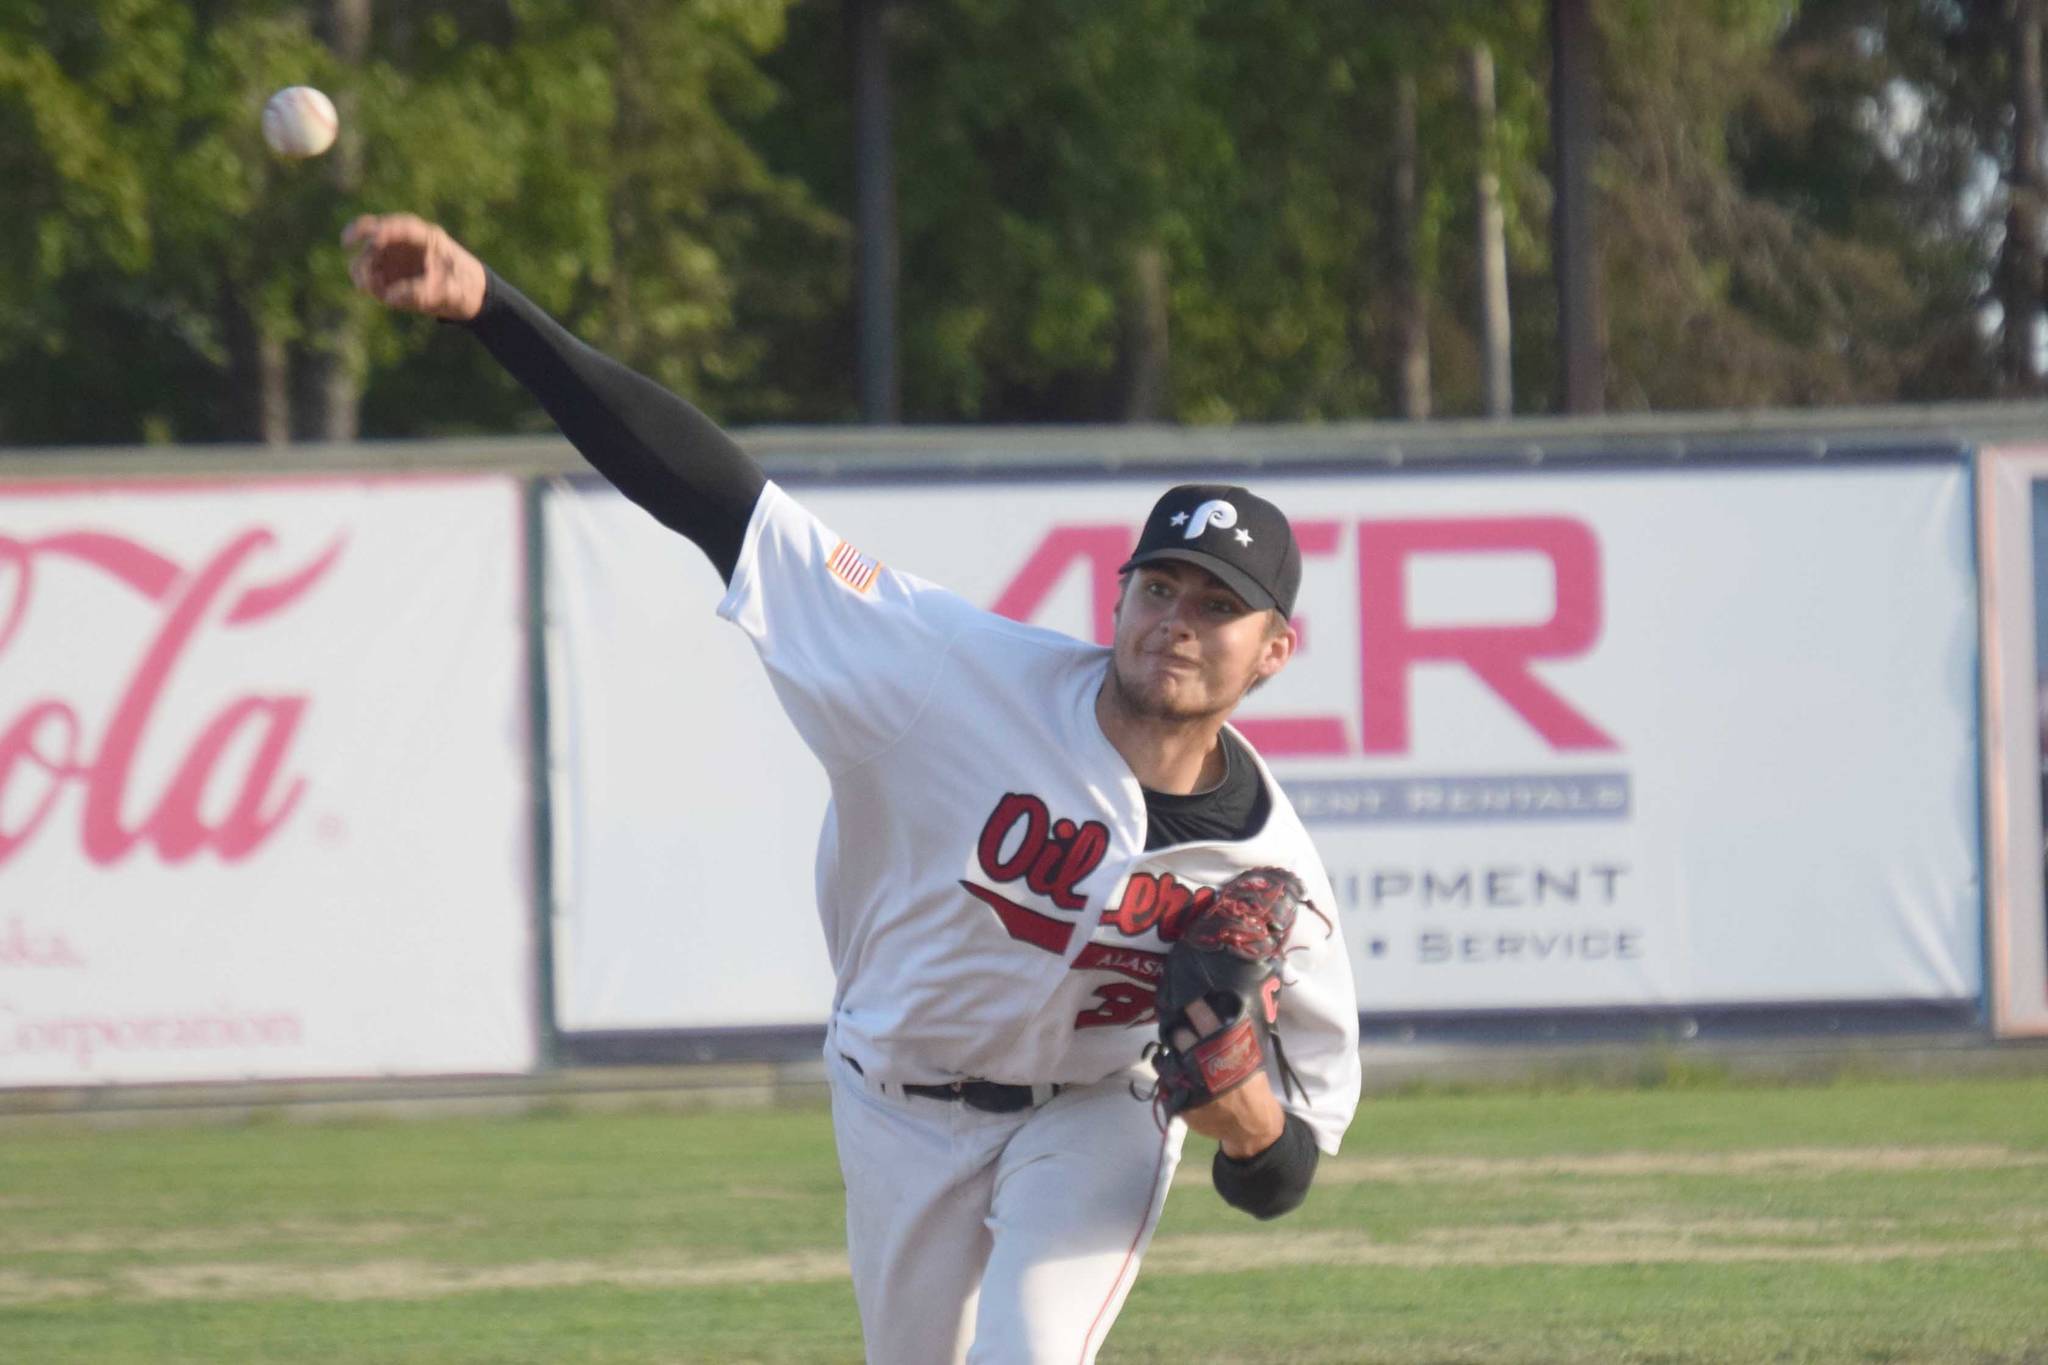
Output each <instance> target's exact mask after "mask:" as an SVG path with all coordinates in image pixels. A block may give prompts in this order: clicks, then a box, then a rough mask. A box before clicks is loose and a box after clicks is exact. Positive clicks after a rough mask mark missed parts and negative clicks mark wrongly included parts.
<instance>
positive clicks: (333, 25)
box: [293, 0, 371, 441]
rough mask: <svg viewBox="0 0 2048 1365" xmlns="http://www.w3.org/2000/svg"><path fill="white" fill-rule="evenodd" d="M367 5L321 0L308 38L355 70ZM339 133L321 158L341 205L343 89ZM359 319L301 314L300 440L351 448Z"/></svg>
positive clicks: (350, 168)
mask: <svg viewBox="0 0 2048 1365" xmlns="http://www.w3.org/2000/svg"><path fill="white" fill-rule="evenodd" d="M370 4H371V0H325V3H324V4H323V5H322V6H321V9H320V12H319V14H318V16H317V20H316V31H317V32H318V33H319V35H320V37H321V39H322V40H323V41H325V42H326V44H327V45H328V47H330V48H332V49H333V51H334V55H335V56H337V57H338V58H340V59H341V61H342V62H343V63H344V64H346V65H348V66H351V67H361V66H362V64H363V62H364V61H365V60H366V59H367V58H368V56H369V54H370ZM334 103H335V112H336V113H337V114H338V115H339V116H340V120H341V131H340V133H339V134H338V135H337V136H336V138H335V143H334V149H333V150H332V151H330V152H329V153H328V154H327V166H326V171H327V175H328V178H329V179H330V180H331V181H332V182H333V184H334V187H335V189H337V190H339V191H340V192H341V195H342V196H343V197H344V198H347V197H351V196H353V195H354V194H355V193H356V191H358V190H359V189H361V188H362V183H363V139H362V134H361V132H360V131H359V130H358V129H357V128H356V119H355V114H356V97H355V94H354V92H353V91H351V90H347V89H344V90H342V91H341V92H340V93H339V94H338V95H336V97H335V101H334ZM362 330H363V329H362V321H361V314H360V313H359V312H358V311H357V310H355V309H351V308H347V307H343V306H340V305H337V304H314V305H312V306H311V307H309V308H308V309H307V313H306V335H307V337H308V338H310V340H309V341H308V343H307V344H306V345H305V346H304V348H303V349H302V350H301V351H300V354H299V361H300V366H299V371H300V372H299V384H300V389H299V399H300V409H299V412H298V420H297V421H296V422H295V423H294V424H293V425H294V426H295V427H296V428H297V430H298V432H299V434H300V435H302V436H304V437H308V438H310V439H312V440H316V441H353V440H354V439H355V438H356V435H357V433H358V432H359V431H360V429H361V419H362V406H363V370H364V357H363V335H362Z"/></svg>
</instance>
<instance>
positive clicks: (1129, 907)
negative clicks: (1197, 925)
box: [1110, 872, 1216, 943]
mask: <svg viewBox="0 0 2048 1365" xmlns="http://www.w3.org/2000/svg"><path fill="white" fill-rule="evenodd" d="M1214 899H1216V890H1215V888H1214V887H1208V886H1194V887H1191V886H1188V885H1187V884H1186V883H1184V882H1182V881H1181V880H1180V879H1179V878H1178V877H1176V876H1174V875H1173V874H1172V873H1171V872H1159V873H1155V872H1134V873H1132V874H1131V879H1130V880H1129V881H1128V882H1126V883H1124V894H1123V899H1121V900H1120V901H1118V902H1117V907H1116V910H1115V912H1114V913H1113V914H1112V915H1111V916H1110V920H1111V922H1112V923H1114V924H1115V925H1116V927H1117V932H1119V933H1122V934H1128V935H1129V936H1131V937H1132V938H1136V937H1137V936H1138V935H1139V934H1142V933H1145V932H1146V931H1147V930H1150V929H1153V928H1155V927H1156V928H1157V929H1158V930H1159V937H1160V938H1162V939H1164V940H1166V942H1168V943H1171V942H1173V941H1174V940H1175V939H1177V938H1179V937H1180V935H1181V930H1182V929H1183V928H1184V927H1185V926H1186V924H1187V919H1188V916H1189V915H1190V914H1193V913H1195V912H1197V911H1199V910H1200V909H1201V908H1202V907H1203V906H1205V905H1207V904H1208V903H1209V902H1210V901H1212V900H1214Z"/></svg>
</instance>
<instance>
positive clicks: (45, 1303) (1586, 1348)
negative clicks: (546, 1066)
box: [0, 1079, 2048, 1365]
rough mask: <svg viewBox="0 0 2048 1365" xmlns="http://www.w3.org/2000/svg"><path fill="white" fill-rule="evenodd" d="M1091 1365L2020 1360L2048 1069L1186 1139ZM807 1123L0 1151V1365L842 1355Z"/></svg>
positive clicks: (451, 1363) (1663, 1095)
mask: <svg viewBox="0 0 2048 1365" xmlns="http://www.w3.org/2000/svg"><path fill="white" fill-rule="evenodd" d="M1190 1155H1191V1157H1192V1158H1193V1159H1192V1160H1190V1161H1189V1162H1188V1163H1187V1164H1186V1165H1185V1166H1184V1167H1183V1172H1182V1180H1181V1187H1180V1188H1179V1190H1178V1191H1177V1192H1176V1194H1175V1196H1174V1200H1173V1202H1172V1204H1171V1205H1170V1206H1169V1208H1168V1211H1167V1216H1166V1219H1165V1222H1164V1224H1163V1225H1162V1227H1161V1229H1160V1233H1159V1237H1158V1240H1157V1242H1156V1244H1155V1247H1154V1252H1153V1256H1152V1258H1151V1259H1150V1260H1149V1261H1148V1263H1147V1268H1146V1273H1145V1275H1144V1277H1143V1278H1142V1279H1141V1280H1140V1281H1139V1284H1138V1287H1137V1290H1136V1291H1135V1292H1134V1293H1133V1295H1132V1297H1131V1301H1130V1306H1129V1307H1128V1309H1127V1310H1126V1311H1125V1313H1124V1316H1123V1319H1122V1321H1121V1322H1120V1323H1119V1325H1118V1327H1117V1329H1116V1331H1115V1332H1114V1333H1113V1334H1112V1335H1111V1337H1110V1339H1109V1344H1108V1347H1107V1348H1106V1349H1105V1350H1104V1351H1103V1354H1102V1359H1103V1360H1104V1361H1106V1362H1107V1361H1124V1362H1138V1361H1147V1362H1162V1363H1164V1362H1172V1363H1173V1365H1183V1363H1184V1362H1190V1361H1247V1362H1283V1361H1284V1362H1338V1361H1343V1362H1352V1361H1401V1362H1453V1361H1458V1362H1462V1361H1502V1362H1540V1361H1572V1362H1620V1361H1642V1362H1650V1361H1657V1362H1678V1361H1814V1362H1819V1361H1853V1362H1887V1361H1895V1362H1922V1361H1926V1362H1971V1363H1972V1365H1988V1363H1989V1362H2001V1363H2004V1365H2020V1362H2048V1080H2042V1079H2030V1080H1997V1081H1989V1080H1986V1081H1967V1082H1965V1081H1958V1082H1943V1083H1925V1084H1914V1083H1905V1084H1901V1083H1855V1084H1851V1083H1840V1084H1836V1085H1832V1086H1827V1087H1821V1088H1789V1087H1788V1088H1742V1087H1740V1086H1736V1085H1733V1084H1710V1085H1706V1086H1705V1087H1703V1088H1667V1089H1649V1090H1628V1091H1620V1090H1588V1091H1564V1092H1550V1093H1529V1092H1492V1093H1482V1094H1473V1095H1463V1096H1459V1095H1418V1096H1414V1097H1409V1098H1399V1099H1374V1100H1371V1101H1368V1103H1367V1104H1366V1106H1365V1107H1364V1108H1363V1109H1362V1110H1361V1111H1360V1117H1359V1120H1358V1122H1357V1124H1356V1125H1355V1126H1354V1127H1353V1129H1352V1131H1351V1135H1350V1138H1349V1140H1348V1142H1347V1145H1346V1149H1345V1154H1344V1156H1343V1157H1341V1158H1339V1159H1337V1160H1335V1161H1327V1162H1325V1163H1324V1167H1323V1172H1322V1176H1321V1178H1320V1180H1319V1182H1318V1185H1317V1188H1316V1192H1315V1194H1314V1195H1313V1196H1312V1197H1311V1199H1310V1202H1309V1204H1308V1205H1307V1206H1306V1207H1305V1208H1303V1209H1302V1210H1300V1211H1299V1212H1298V1213H1296V1214H1294V1215H1292V1216H1290V1217H1289V1218H1287V1219H1285V1220H1283V1221H1281V1222H1279V1223H1276V1224H1272V1225H1261V1224H1256V1223H1253V1222H1251V1221H1250V1220H1247V1219H1245V1218H1244V1217H1242V1216H1241V1215H1238V1214H1235V1213H1233V1212H1232V1211H1231V1210H1229V1209H1228V1208H1226V1207H1225V1206H1224V1205H1223V1204H1222V1203H1221V1202H1220V1201H1219V1200H1217V1199H1216V1197H1215V1196H1214V1194H1213V1193H1212V1192H1211V1191H1210V1190H1209V1189H1208V1188H1207V1184H1206V1170H1207V1160H1206V1147H1205V1146H1203V1145H1201V1144H1196V1143H1191V1144H1190ZM838 1200H839V1187H838V1173H837V1169H836V1167H835V1165H834V1162H833V1156H832V1147H831V1134H830V1128H829V1122H828V1119H827V1116H826V1114H825V1112H824V1111H823V1110H822V1109H809V1108H805V1109H782V1110H744V1111H737V1112H731V1111H724V1112H705V1113H693V1114H673V1113H646V1114H631V1115H590V1114H564V1115H559V1116H550V1117H533V1118H521V1119H501V1120H488V1121H480V1120H473V1119H466V1120H432V1121H413V1122H399V1121H385V1122H376V1123H358V1124H322V1125H303V1124H296V1123H290V1122H283V1121H271V1122H262V1123H254V1124H250V1125H246V1126H241V1127H234V1128H219V1127H203V1128H197V1127H196V1128H151V1129H137V1130H126V1131H87V1130H84V1129H73V1130H65V1131H56V1130H49V1131H35V1132H31V1133H28V1134H26V1135H24V1134H23V1133H21V1132H18V1131H17V1132H14V1133H10V1134H7V1135H4V1136H0V1361H4V1362H7V1365H28V1363H29V1362H45V1361H84V1362H95V1365H97V1363H98V1362H110V1363H119V1362H143V1361H148V1362H165V1361H193V1362H199V1361H205V1362H224V1361H293V1362H302V1361H316V1362H322V1365H346V1363H349V1362H428V1361H431V1362H436V1363H437V1365H457V1363H459V1362H485V1361H489V1362H514V1361H550V1362H556V1361H560V1362H603V1363H604V1365H612V1363H613V1362H618V1363H620V1365H624V1363H625V1362H635V1363H640V1362H649V1363H651V1362H684V1361H719V1362H741V1361H764V1362H766V1361H774V1362H797V1361H803V1362H813V1361H816V1362H824V1361H852V1360H857V1359H858V1358H859V1336H858V1331H857V1328H856V1324H855V1317H854V1308H853V1296H852V1292H851V1290H850V1288H849V1286H848V1283H847V1280H846V1276H845V1265H844V1257H843V1248H842V1243H841V1238H840V1228H839V1213H840V1210H839V1203H838Z"/></svg>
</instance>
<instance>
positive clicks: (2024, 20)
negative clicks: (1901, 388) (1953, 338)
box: [1998, 0, 2043, 393]
mask: <svg viewBox="0 0 2048 1365" xmlns="http://www.w3.org/2000/svg"><path fill="white" fill-rule="evenodd" d="M2007 3H2008V6H2009V8H2008V13H2009V14H2010V15H2011V17H2012V110H2013V118H2012V166H2011V167H2010V169H2009V170H2008V171H2007V173H2006V184H2007V188H2008V198H2007V203H2006V211H2005V245H2004V247H2003V248H2002V249H2001V251H2000V254H1999V262H1998V266H1999V268H1998V277H1999V291H1998V295H1999V302H2000V304H2001V305H2002V306H2003V308H2004V311H2005V322H2004V327H2003V329H2002V332H2003V335H2002V336H2001V338H2000V340H2001V346H2000V354H1999V370H2000V374H2001V377H2002V378H2003V379H2004V381H2005V385H2006V388H2007V389H2008V390H2009V391H2011V392H2014V393H2031V392H2033V391H2035V390H2036V389H2038V388H2039V387H2040V380H2041V370H2040V366H2039V364H2038V363H2036V359H2035V355H2036V349H2035V347H2036V328H2037V326H2038V325H2039V321H2040V316H2041V306H2042V298H2041V286H2042V268H2041V247H2042V241H2041V218H2042V208H2043V185H2042V178H2043V177H2042V173H2041V121H2042V108H2041V106H2042V95H2041V4H2040V0H2007Z"/></svg>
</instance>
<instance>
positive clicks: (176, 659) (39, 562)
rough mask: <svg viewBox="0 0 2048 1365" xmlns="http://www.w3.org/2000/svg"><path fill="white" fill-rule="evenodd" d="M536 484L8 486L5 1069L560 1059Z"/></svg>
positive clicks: (52, 1072) (163, 1075)
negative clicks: (538, 755) (526, 617)
mask: <svg viewBox="0 0 2048 1365" xmlns="http://www.w3.org/2000/svg"><path fill="white" fill-rule="evenodd" d="M521 555H522V551H521V517H520V502H519V485H518V484H517V482H516V481H514V480H511V479H502V478H469V479H448V478H423V479H403V478H390V479H378V480H361V481H357V480H349V481H341V480H309V481H286V480H277V481H270V482H264V483H251V484H207V483H199V482H185V483H164V484H143V483H125V484H118V485H106V486H90V485H87V486H79V485H71V486H68V487H63V488H52V487H38V486H36V485H17V486H12V487H7V488H4V489H0V1086H29V1085H77V1084H86V1083H97V1082H112V1081H124V1082H138V1081H192V1080H229V1079H240V1078H255V1077H266V1078H298V1077H331V1076H370V1075H395V1074H425V1073H451V1072H471V1073H475V1072H513V1071H521V1070H525V1069H527V1068H529V1067H531V1066H532V1065H533V1063H534V1060H535V1023H534V1019H533V1003H534V1002H533V999H532V995H533V968H532V957H533V926H532V923H531V918H532V914H533V911H532V886H531V882H532V875H531V872H530V859H531V848H530V844H531V838H530V833H529V831H530V828H531V815H530V809H531V790H530V789H531V782H530V779H529V777H528V772H527V763H526V723H525V715H526V691H525V689H526V673H525V668H524V654H523V647H522V643H521V642H522V638H523V637H522V622H521V605H520V604H521V599H522V589H523V581H522V576H521V575H522V568H521V565H522V559H521Z"/></svg>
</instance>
